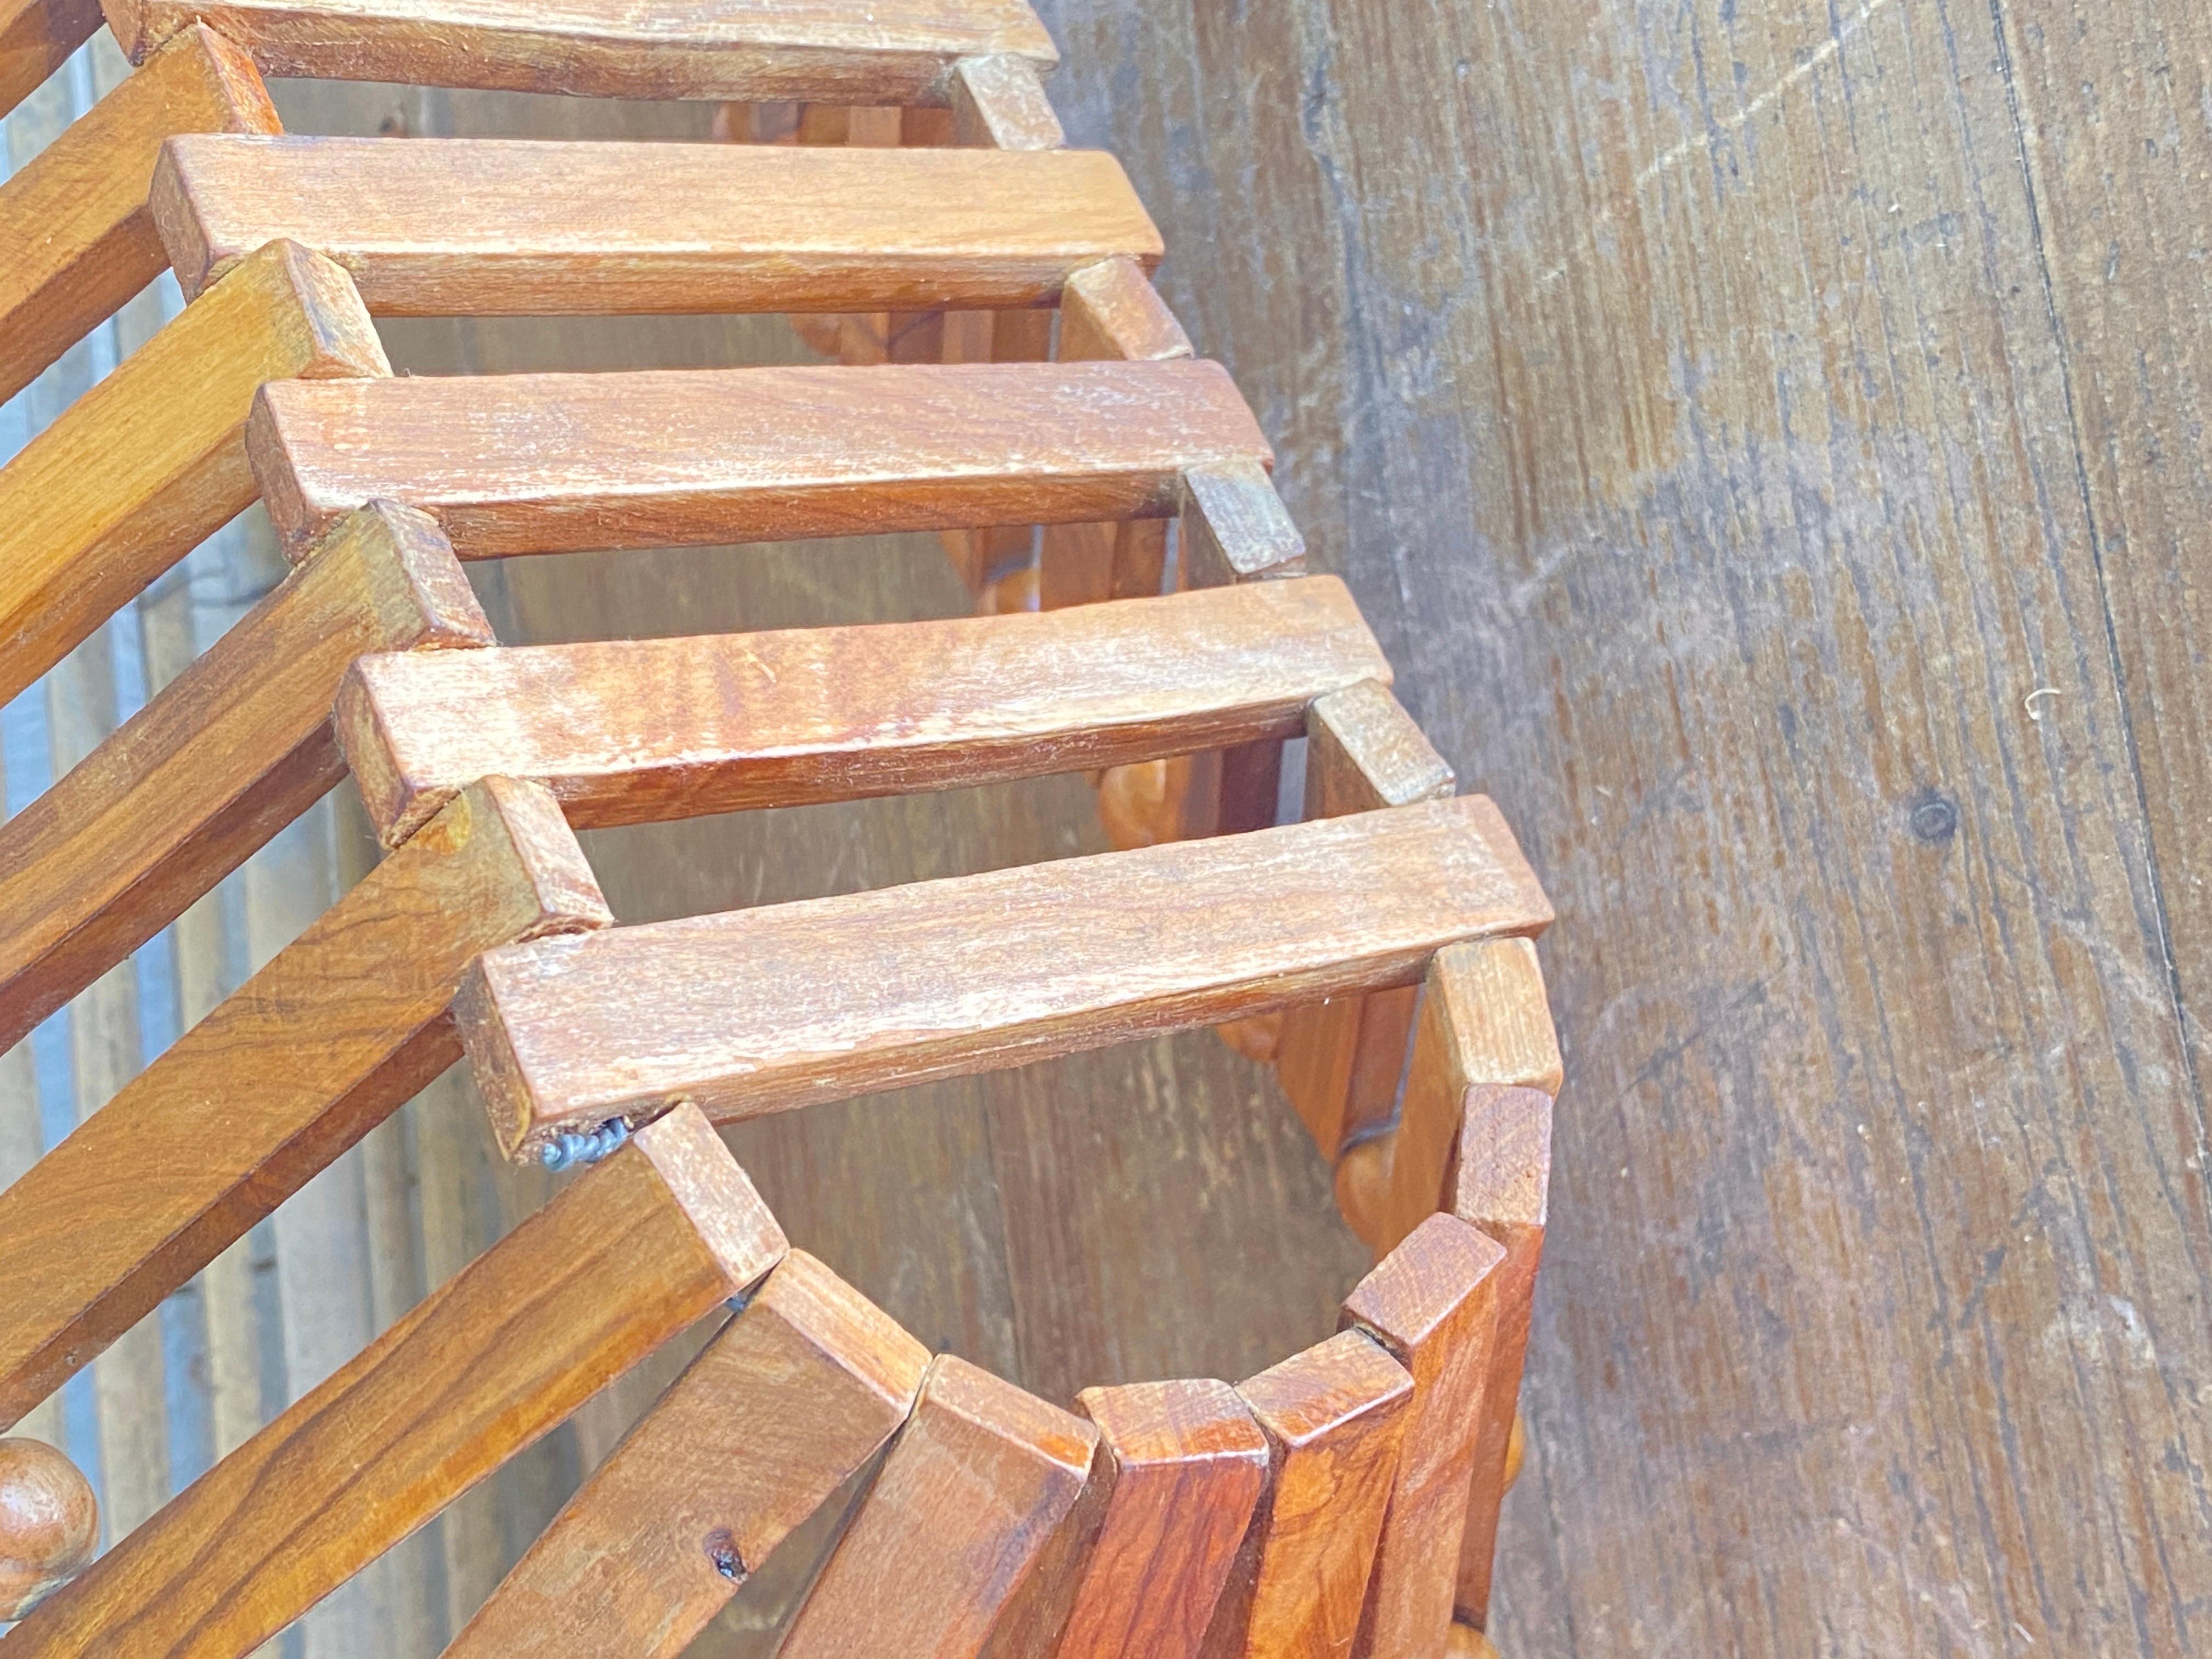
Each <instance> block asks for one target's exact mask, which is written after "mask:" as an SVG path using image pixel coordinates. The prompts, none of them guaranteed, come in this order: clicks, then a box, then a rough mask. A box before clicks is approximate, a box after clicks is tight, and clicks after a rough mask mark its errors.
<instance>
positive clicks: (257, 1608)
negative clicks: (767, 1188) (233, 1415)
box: [7, 1111, 787, 1659]
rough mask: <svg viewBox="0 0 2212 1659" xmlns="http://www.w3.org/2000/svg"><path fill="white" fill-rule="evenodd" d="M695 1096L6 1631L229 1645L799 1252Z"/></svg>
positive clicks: (181, 1655) (17, 1652)
mask: <svg viewBox="0 0 2212 1659" xmlns="http://www.w3.org/2000/svg"><path fill="white" fill-rule="evenodd" d="M786 1249H787V1246H786V1245H785V1243H784V1239H783V1235H782V1233H781V1231H780V1230H779V1229H778V1228H777V1226H776V1225H775V1218H774V1217H772V1216H770V1215H769V1212H768V1210H767V1208H766V1206H764V1205H763V1204H762V1203H761V1202H760V1200H759V1197H758V1195H757V1194H755V1193H754V1191H753V1189H752V1185H751V1183H750V1182H749V1181H748V1180H747V1179H746V1178H745V1175H744V1171H743V1170H740V1169H739V1168H738V1165H737V1164H736V1162H735V1161H734V1160H733V1159H732V1158H731V1157H730V1155H729V1153H728V1152H727V1151H726V1149H725V1148H724V1147H723V1146H722V1145H721V1143H720V1140H719V1139H716V1138H715V1135H714V1131H713V1130H712V1129H711V1128H710V1127H708V1125H707V1123H706V1122H705V1121H704V1120H703V1119H702V1118H701V1117H700V1116H699V1115H698V1114H697V1113H696V1112H690V1111H679V1112H677V1113H674V1114H671V1115H670V1116H669V1117H667V1118H665V1119H663V1120H662V1121H660V1122H659V1123H656V1124H654V1125H653V1126H652V1127H649V1128H647V1129H645V1130H643V1131H641V1133H639V1134H638V1135H637V1136H636V1137H635V1138H634V1139H632V1140H631V1141H630V1143H629V1145H628V1146H624V1147H623V1148H622V1149H621V1150H620V1151H618V1152H616V1153H615V1154H614V1155H613V1156H612V1157H611V1158H608V1160H607V1161H606V1162H605V1164H601V1165H599V1167H598V1168H596V1169H593V1170H588V1171H586V1173H585V1174H584V1175H583V1176H581V1177H580V1179H579V1180H578V1181H577V1182H575V1183H574V1185H573V1186H572V1187H570V1188H568V1190H566V1191H564V1192H563V1193H562V1194H561V1195H560V1196H559V1197H557V1198H556V1199H555V1200H554V1201H553V1202H552V1203H550V1205H548V1206H546V1207H545V1208H544V1210H542V1211H540V1212H538V1213H537V1214H536V1215H534V1216H532V1217H531V1218H529V1219H528V1220H526V1221H525V1222H524V1223H523V1224H522V1225H520V1226H519V1227H517V1228H516V1229H515V1230H514V1231H513V1232H512V1233H510V1234H508V1235H507V1237H506V1238H504V1239H502V1240H501V1242H500V1243H498V1244H497V1245H495V1247H493V1249H491V1250H489V1252H487V1253H486V1254H485V1255H483V1257H482V1258H480V1259H479V1260H478V1261H477V1262H476V1263H475V1264H474V1265H473V1266H472V1267H469V1268H468V1269H467V1270H465V1272H463V1273H461V1274H460V1275H459V1277H457V1278H456V1279H453V1281H451V1282H450V1283H448V1284H447V1285H444V1286H442V1287H441V1289H440V1290H438V1291H436V1292H435V1293H434V1294H432V1295H431V1296H430V1297H428V1298H426V1299H425V1300H424V1301H423V1302H422V1304H421V1305H420V1306H419V1307H417V1308H416V1310H415V1311H414V1312H412V1313H410V1315H408V1316H407V1317H406V1318H404V1319H403V1320H401V1321H400V1322H399V1323H398V1324H397V1325H395V1326H394V1327H393V1328H392V1329H391V1330H390V1331H388V1332H386V1334H384V1335H383V1336H381V1337H380V1338H378V1339H377V1340H376V1341H375V1342H374V1343H372V1344H371V1345H370V1346H368V1349H367V1350H365V1351H364V1352H362V1354H361V1355H360V1356H359V1357H358V1358H356V1359H355V1360H354V1361H353V1362H352V1363H351V1364H349V1365H347V1366H346V1367H345V1368H344V1369H343V1370H340V1371H339V1372H338V1373H337V1375H335V1376H332V1377H331V1378H330V1379H329V1380H328V1381H327V1382H325V1383H323V1384H322V1385H321V1386H319V1388H317V1389H314V1390H313V1392H312V1393H310V1394H309V1395H307V1397H306V1398H304V1399H302V1400H301V1401H299V1402H298V1403H297V1404H295V1406H293V1407H291V1408H290V1409H289V1411H287V1412H285V1413H284V1414H283V1416H281V1417H279V1418H278V1419H276V1421H275V1422H273V1423H271V1424H270V1425H269V1426H268V1427H267V1428H265V1429H264V1430H263V1431H261V1432H260V1433H259V1434H258V1435H256V1436H255V1437H253V1438H252V1440H250V1441H248V1442H247V1443H246V1445H244V1446H243V1447H241V1448H240V1449H239V1450H237V1451H236V1452H234V1453H233V1454H232V1455H230V1456H228V1457H227V1458H225V1459H224V1460H223V1461H222V1462H220V1463H218V1464H217V1465H216V1467H215V1468H213V1469H212V1470H210V1472H209V1473H208V1474H205V1475H204V1476H203V1477H202V1478H201V1479H200V1480H197V1481H196V1482H195V1483H193V1485H192V1486H191V1487H190V1488H189V1489H187V1490H186V1491H185V1492H184V1493H183V1494H182V1495H180V1496H179V1498H177V1499H176V1500H175V1501H174V1502H173V1503H172V1504H169V1505H168V1507H167V1509H165V1510H162V1511H161V1515H160V1516H158V1517H157V1518H156V1519H155V1521H154V1522H150V1523H149V1524H148V1525H146V1526H144V1527H142V1528H139V1529H138V1531H137V1532H136V1533H135V1534H132V1535H131V1537H130V1538H128V1539H126V1540H125V1541H123V1542H122V1543H121V1544H119V1545H118V1547H115V1548H114V1549H112V1550H110V1551H109V1552H108V1553H107V1554H106V1556H104V1557H102V1558H101V1559H100V1560H99V1561H97V1562H95V1563H94V1565H93V1566H92V1567H91V1569H90V1570H89V1571H87V1572H86V1573H85V1574H84V1576H83V1577H80V1578H79V1579H77V1580H76V1582H75V1583H72V1584H70V1585H69V1586H68V1587H67V1588H65V1589H63V1590H62V1591H61V1592H59V1593H58V1594H57V1595H55V1596H54V1597H53V1599H52V1600H51V1601H48V1602H47V1603H46V1605H45V1606H44V1607H40V1609H39V1610H38V1612H37V1613H33V1615H32V1617H31V1618H30V1619H29V1620H26V1621H25V1622H24V1623H22V1624H21V1625H19V1626H16V1628H15V1631H14V1632H11V1633H10V1634H9V1637H8V1638H7V1640H8V1645H9V1659H64V1656H67V1659H79V1656H82V1655H87V1654H92V1653H100V1654H117V1655H126V1654H134V1653H144V1654H154V1653H160V1654H162V1655H164V1656H168V1659H234V1656H236V1655H238V1654H240V1653H241V1652H243V1651H245V1650H246V1649H248V1648H250V1647H252V1645H253V1644H256V1643H258V1642H259V1641H261V1640H263V1639H264V1638H267V1637H269V1636H271V1635H273V1634H274V1633H275V1632H277V1631H279V1630H281V1629H282V1628H283V1626H286V1625H287V1624H289V1623H290V1622H291V1620H293V1619H295V1617H297V1616H298V1615H299V1614H300V1613H302V1612H304V1611H305V1610H306V1609H307V1608H308V1607H312V1606H313V1604H314V1603H315V1602H316V1601H319V1600H320V1599H321V1598H322V1597H323V1596H325V1595H328V1594H329V1593H330V1591H331V1590H332V1589H335V1588H336V1587H337V1585H339V1584H341V1583H344V1582H345V1580H347V1579H348V1578H349V1577H351V1576H352V1575H353V1574H354V1573H355V1572H356V1571H359V1570H360V1569H361V1568H362V1566H363V1565H366V1564H367V1563H368V1562H369V1561H372V1560H374V1559H375V1558H376V1557H377V1556H378V1555H380V1554H381V1553H383V1552H384V1551H385V1550H386V1549H387V1548H389V1547H391V1546H392V1544H394V1543H396V1542H397V1541H398V1540H399V1539H401V1538H403V1537H404V1536H405V1535H406V1534H408V1533H410V1532H411V1531H413V1530H414V1529H415V1528H416V1527H418V1526H420V1525H421V1524H422V1522H425V1521H427V1520H428V1519H429V1518H430V1516H433V1515H435V1514H436V1513H437V1511H438V1510H440V1509H441V1508H443V1507H444V1506H445V1505H446V1504H448V1503H450V1502H451V1501H452V1500H453V1498H454V1497H455V1496H457V1495H458V1494H459V1493H460V1492H464V1491H465V1490H466V1489H467V1488H468V1487H469V1486H471V1485H473V1484H474V1483H475V1482H476V1481H477V1480H480V1479H481V1478H482V1477H483V1476H484V1475H486V1474H489V1473H491V1472H492V1471H493V1470H494V1469H495V1468H498V1467H499V1466H500V1464H501V1463H502V1462H505V1461H506V1460H507V1458H508V1457H510V1456H512V1455H514V1454H515V1453H516V1452H518V1451H520V1450H521V1449H523V1448H525V1447H526V1446H528V1445H530V1444H531V1443H532V1442H534V1441H535V1440H537V1439H538V1437H539V1436H541V1435H543V1434H544V1433H545V1432H546V1431H549V1430H550V1429H552V1428H553V1427H555V1426H556V1425H558V1424H559V1423H560V1422H561V1421H562V1419H564V1418H565V1417H567V1416H568V1413H571V1412H573V1411H574V1409H575V1408H576V1407H578V1406H579V1405H580V1404H582V1403H583V1401H585V1400H586V1399H587V1398H589V1397H590V1395H592V1393H593V1392H595V1391H596V1390H597V1389H599V1388H600V1387H602V1386H603V1385H604V1384H605V1383H607V1382H609V1381H610V1380H611V1379H612V1378H613V1377H614V1376H618V1375H619V1374H620V1373H621V1372H622V1371H623V1370H626V1369H627V1368H628V1367H629V1365H631V1364H635V1362H636V1361H637V1360H638V1359H640V1358H643V1357H644V1356H645V1355H646V1354H647V1353H649V1352H652V1351H653V1349H654V1348H655V1347H657V1346H659V1344H660V1343H661V1342H663V1341H664V1340H666V1339H667V1338H669V1337H671V1336H672V1335H674V1334H676V1333H677V1332H678V1331H680V1330H682V1329H683V1328H684V1327H685V1326H687V1325H689V1324H690V1322H692V1321H694V1320H696V1319H697V1318H699V1317H700V1316H702V1315H703V1314H705V1313H707V1312H708V1311H709V1310H711V1309H713V1308H714V1306H715V1304H717V1303H719V1302H721V1301H723V1300H725V1299H726V1298H728V1297H732V1296H736V1295H741V1294H743V1293H744V1291H748V1290H750V1288H751V1287H752V1285H755V1284H756V1283H757V1282H758V1281H759V1280H760V1279H762V1278H763V1276H764V1275H765V1274H766V1273H768V1272H769V1270H770V1269H771V1268H772V1267H774V1266H775V1263H776V1262H777V1261H779V1260H781V1258H782V1256H783V1255H784V1253H785V1250H786Z"/></svg>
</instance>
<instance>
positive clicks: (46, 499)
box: [0, 243, 389, 702]
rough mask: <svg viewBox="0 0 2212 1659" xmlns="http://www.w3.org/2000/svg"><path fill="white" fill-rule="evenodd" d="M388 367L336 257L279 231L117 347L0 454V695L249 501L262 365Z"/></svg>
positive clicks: (368, 370)
mask: <svg viewBox="0 0 2212 1659" xmlns="http://www.w3.org/2000/svg"><path fill="white" fill-rule="evenodd" d="M388 372H389V368H388V366H387V365H386V362H385V358H384V349H383V347H382V346H380V344H379V343H377V338H376V331H375V329H374V326H373V325H371V324H370V322H369V320H368V313H367V312H366V311H364V310H362V306H361V301H360V300H359V299H358V297H357V296H356V295H355V294H354V292H353V285H352V283H350V282H349V280H348V279H347V277H346V275H345V273H344V272H343V271H342V270H339V269H338V268H337V266H336V265H334V264H331V263H330V262H329V261H328V260H326V259H323V258H318V257H317V256H315V255H313V254H312V253H309V252H306V251H305V250H304V249H301V248H299V247H295V246H291V245H289V244H288V243H278V244H276V245H274V246H270V247H269V248H267V249H264V251H263V252H259V253H258V254H256V255H255V256H254V257H253V258H251V259H249V260H247V261H246V263H245V264H241V265H240V267H239V268H238V269H237V270H234V272H232V273H231V275H230V276H228V277H227V278H226V279H225V280H223V281H222V282H221V283H217V284H216V286H215V287H213V288H211V289H209V290H208V292H207V294H206V295H204V296H203V297H202V298H201V300H200V301H198V302H197V304H195V305H192V306H190V307H187V308H186V309H185V313H184V314H183V315H182V316H180V317H179V318H178V319H176V320H175V321H173V322H172V323H170V324H169V325H168V326H167V327H166V328H164V329H162V330H161V332H160V333H158V334H156V335H155V337H153V338H152V339H151V340H149V341H148V342H147V343H146V344H145V345H143V347H141V348H140V349H138V350H137V351H135V352H133V353H132V354H131V356H129V357H128V358H126V359H125V361H124V362H123V363H122V364H121V365H120V366H119V367H118V368H117V369H116V370H115V372H114V373H113V374H110V375H108V376H107V377H106V379H105V380H101V381H100V383H99V384H98V385H97V386H94V387H93V388H92V390H91V391H89V392H87V393H85V395H84V396H83V397H82V398H78V399H77V401H76V403H75V404H72V405H70V409H69V410H68V411H67V412H66V413H65V414H64V415H63V416H61V418H60V419H58V420H57V421H56V422H54V423H53V424H52V426H51V427H49V428H46V431H44V432H42V433H40V435H38V436H37V437H35V438H33V439H32V440H31V441H30V442H29V443H27V444H26V445H25V446H24V447H23V448H22V450H21V452H20V453H18V454H17V455H16V456H15V459H13V460H11V461H9V463H8V464H7V465H6V466H5V467H0V521H4V522H6V523H7V525H8V526H9V557H8V561H7V563H6V566H5V568H4V569H0V702H4V701H5V700H6V699H7V698H9V697H12V696H15V693H17V692H18V691H20V690H22V689H23V688H24V687H25V686H27V685H28V684H30V683H31V682H32V681H33V680H34V679H36V678H38V677H39V676H40V674H42V673H44V672H45V671H46V670H47V669H48V668H51V667H52V665H54V664H55V663H56V662H58V661H59V660H60V659H61V658H62V655H63V653H65V652H67V651H68V650H69V648H70V647H71V646H73V645H75V644H76V642H77V641H80V640H82V639H83V638H84V637H85V636H86V635H88V634H90V633H91V632H92V630H93V629H94V628H95V627H97V626H98V625H99V624H100V622H102V621H103V620H104V619H105V618H106V617H108V616H110V615H112V613H113V612H114V611H116V610H118V608H119V607H121V606H122V605H124V604H125V603H126V602H128V601H129V600H130V599H131V597H132V596H133V595H135V594H136V593H137V592H138V591H139V590H140V589H141V588H143V587H144V586H146V584H147V583H149V582H150V581H152V580H154V578H155V577H156V576H158V575H160V574H161V572H163V571H164V570H166V569H167V568H169V567H170V566H171V565H173V564H174V563H175V562H177V561H178V560H179V559H180V558H182V557H183V556H185V553H186V552H187V551H189V550H191V548H192V547H193V546H195V545H196V544H198V543H199V542H201V541H203V540H204V539H205V538H207V536H209V535H210V533H212V532H214V531H215V530H216V529H217V528H219V527H220V526H222V525H223V524H224V523H226V522H227V521H228V520H230V519H231V518H232V517H233V516H234V515H235V514H236V513H239V512H240V510H242V509H243V508H244V507H246V505H247V504H248V503H249V502H251V501H252V499H253V495H254V486H253V479H252V474H251V473H250V472H249V471H248V470H247V466H246V446H245V443H244V441H243V432H242V428H243V427H244V425H245V422H246V410H247V407H248V405H249V404H250V402H251V400H252V397H253V395H254V390H255V388H256V387H258V386H260V385H261V383H262V382H263V381H264V380H274V379H279V378H281V377H283V376H286V375H304V376H310V377H316V376H325V375H360V374H372V375H381V374H387V373H388Z"/></svg>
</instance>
